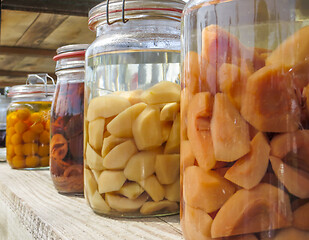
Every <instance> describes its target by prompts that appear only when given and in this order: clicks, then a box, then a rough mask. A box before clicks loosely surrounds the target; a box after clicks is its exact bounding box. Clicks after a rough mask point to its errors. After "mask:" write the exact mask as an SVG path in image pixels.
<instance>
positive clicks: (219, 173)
mask: <svg viewBox="0 0 309 240" xmlns="http://www.w3.org/2000/svg"><path fill="white" fill-rule="evenodd" d="M308 25H309V4H308V1H307V0H260V1H256V0H222V1H206V0H204V1H201V0H193V1H190V2H189V4H188V5H187V7H186V9H185V10H184V17H183V32H182V43H183V46H182V49H183V50H184V51H183V54H182V80H183V82H182V86H183V87H182V95H181V97H182V98H181V110H182V111H181V179H183V184H182V190H183V197H182V200H181V225H182V229H183V232H184V235H185V238H186V239H188V240H189V239H194V240H195V239H199V240H209V239H259V240H262V239H263V240H265V239H274V240H282V239H298V240H300V239H301V240H305V239H309V124H308V123H309V61H308V59H309V26H308Z"/></svg>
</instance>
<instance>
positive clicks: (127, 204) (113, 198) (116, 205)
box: [105, 193, 148, 212]
mask: <svg viewBox="0 0 309 240" xmlns="http://www.w3.org/2000/svg"><path fill="white" fill-rule="evenodd" d="M147 199H148V195H147V194H142V195H141V196H139V197H138V198H136V199H129V198H126V197H121V196H117V195H113V194H110V193H107V194H105V200H106V202H107V203H108V205H109V206H110V207H111V208H113V209H115V210H116V211H118V212H135V211H136V210H138V209H140V208H141V206H142V205H143V204H144V203H145V202H146V201H147Z"/></svg>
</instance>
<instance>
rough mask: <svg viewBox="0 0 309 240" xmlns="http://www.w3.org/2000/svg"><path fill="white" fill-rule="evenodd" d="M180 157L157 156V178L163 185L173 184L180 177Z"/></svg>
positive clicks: (169, 155) (172, 155) (175, 155)
mask: <svg viewBox="0 0 309 240" xmlns="http://www.w3.org/2000/svg"><path fill="white" fill-rule="evenodd" d="M179 168H180V155H179V154H164V155H161V154H160V155H157V156H156V161H155V170H156V176H157V178H158V180H159V182H160V183H161V184H172V183H173V182H175V181H176V179H177V177H178V176H179Z"/></svg>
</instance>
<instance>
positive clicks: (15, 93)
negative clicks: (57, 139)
mask: <svg viewBox="0 0 309 240" xmlns="http://www.w3.org/2000/svg"><path fill="white" fill-rule="evenodd" d="M48 78H49V79H50V80H51V81H52V84H47V79H48ZM40 82H42V83H40ZM54 90H55V84H54V80H53V79H52V78H51V77H50V76H48V75H47V74H30V75H28V79H27V82H26V85H17V86H14V87H12V88H11V89H10V90H9V93H8V97H10V98H11V99H12V102H11V104H10V105H9V107H8V111H7V119H6V121H7V125H6V132H7V138H6V148H7V153H6V157H7V161H8V163H9V164H10V166H11V167H12V168H15V169H33V168H43V167H48V166H49V141H50V108H51V102H52V97H53V93H54Z"/></svg>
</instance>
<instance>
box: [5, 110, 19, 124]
mask: <svg viewBox="0 0 309 240" xmlns="http://www.w3.org/2000/svg"><path fill="white" fill-rule="evenodd" d="M6 121H7V126H8V127H14V125H15V124H16V123H17V121H18V118H17V113H16V112H11V113H9V115H8V116H7V120H6Z"/></svg>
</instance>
